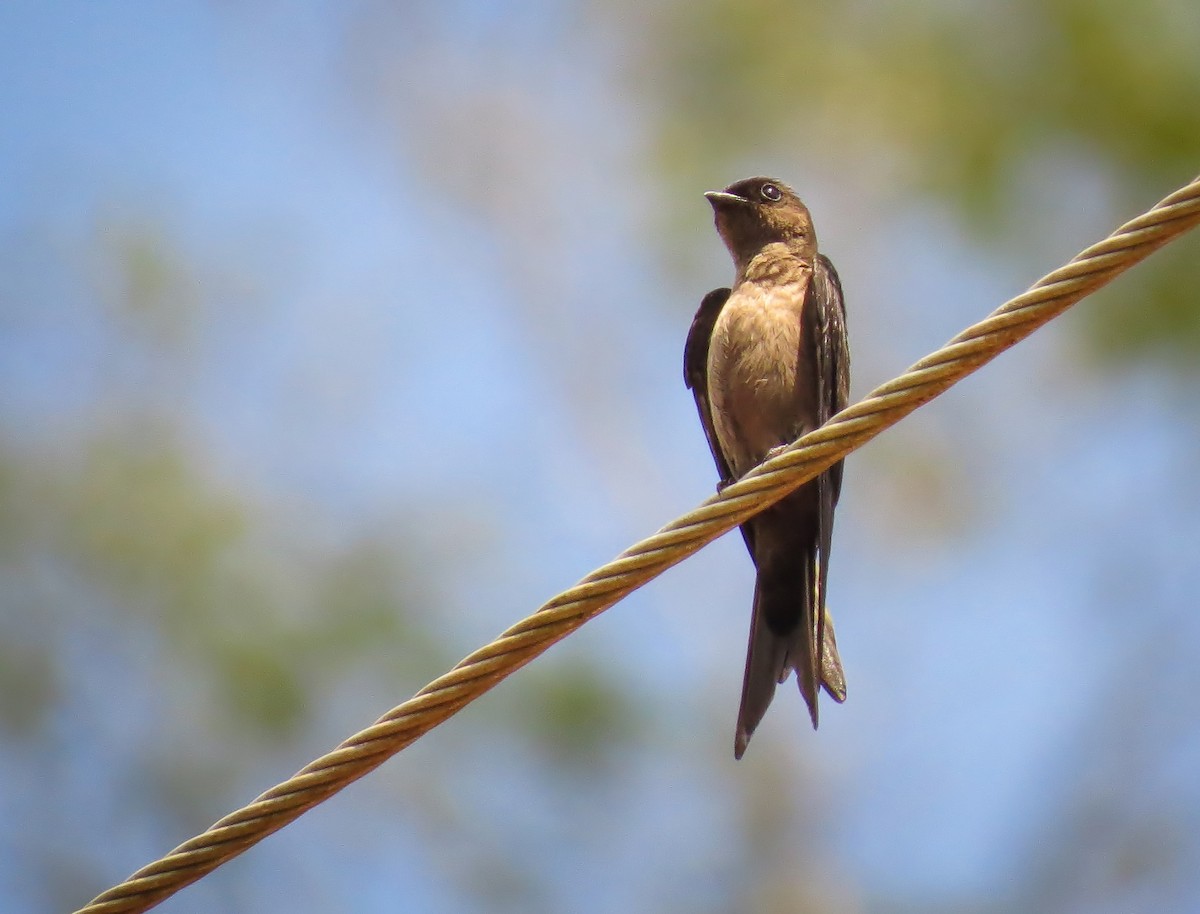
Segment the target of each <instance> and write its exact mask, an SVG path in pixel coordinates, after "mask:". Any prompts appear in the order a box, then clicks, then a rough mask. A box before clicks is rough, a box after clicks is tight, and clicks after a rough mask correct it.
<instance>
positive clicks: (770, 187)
mask: <svg viewBox="0 0 1200 914" xmlns="http://www.w3.org/2000/svg"><path fill="white" fill-rule="evenodd" d="M758 195H759V196H760V197H762V198H763V199H764V200H766V201H767V202H768V203H775V202H776V201H777V200H779V198H780V197H782V196H783V194H782V193H781V192H780V190H779V188H778V187H776V186H775V185H774V184H764V185H763V186H762V187H760V188H759V189H758Z"/></svg>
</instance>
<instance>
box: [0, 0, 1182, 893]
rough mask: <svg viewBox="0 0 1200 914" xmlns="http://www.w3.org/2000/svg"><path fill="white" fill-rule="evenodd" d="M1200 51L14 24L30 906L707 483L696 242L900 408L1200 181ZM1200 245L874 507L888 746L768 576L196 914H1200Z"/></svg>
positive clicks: (1092, 14) (899, 23)
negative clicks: (826, 270) (1038, 292)
mask: <svg viewBox="0 0 1200 914" xmlns="http://www.w3.org/2000/svg"><path fill="white" fill-rule="evenodd" d="M1198 47H1200V6H1197V4H1196V3H1194V2H1193V0H1155V2H1144V3H1137V4H1130V3H1128V2H1124V0H1120V2H1118V0H1036V2H1035V0H1013V2H1008V3H1004V4H984V3H969V4H954V3H943V2H937V0H922V2H903V3H900V2H886V0H874V2H872V0H865V2H847V3H834V4H808V3H793V2H785V0H651V2H640V0H639V2H634V0H607V2H597V0H572V2H550V0H511V2H508V3H501V4H494V3H488V2H482V0H441V2H416V0H406V2H402V3H388V2H382V0H350V2H337V3H334V2H308V3H282V2H269V0H245V2H239V3H228V2H215V0H214V2H208V3H203V2H180V3H172V4H160V3H149V2H131V3H121V4H102V3H93V2H85V0H79V2H56V3H42V2H33V0H18V2H9V3H5V4H4V5H3V6H2V7H0V580H2V581H3V586H2V587H0V849H2V852H0V909H3V910H11V911H29V912H43V911H44V912H51V911H61V910H68V909H71V908H74V907H77V906H80V905H82V904H83V903H85V902H86V901H88V900H89V899H90V898H91V897H92V896H93V895H95V894H96V893H98V892H100V891H102V890H103V889H105V888H107V887H108V886H110V885H111V884H113V883H115V882H118V881H120V880H121V879H123V878H124V877H125V876H126V875H127V874H128V873H130V872H131V871H132V870H134V869H136V868H137V867H138V866H140V865H142V864H144V863H146V862H148V861H149V860H151V859H153V858H155V857H157V856H159V855H160V854H162V853H164V852H166V851H167V850H169V849H170V848H171V847H173V846H175V844H177V843H178V842H180V841H182V840H184V839H186V838H188V837H190V836H191V835H192V834H194V833H195V832H197V831H199V830H202V829H203V828H205V827H206V826H208V825H209V824H210V823H211V822H212V821H214V820H215V819H216V818H218V817H219V816H221V815H223V814H224V813H226V812H227V811H229V810H231V809H233V808H235V807H236V806H239V805H241V804H242V803H244V802H245V801H247V800H249V799H251V798H252V797H253V796H254V795H256V794H257V793H258V792H259V791H260V790H262V789H265V788H266V787H268V786H270V785H272V784H274V783H275V782H277V781H278V780H280V779H282V778H283V777H286V776H287V775H289V774H291V773H292V772H293V771H295V770H296V769H297V768H299V767H300V766H302V765H303V764H304V763H306V762H307V761H308V760H309V759H311V758H312V757H314V756H316V755H317V754H319V753H321V752H323V751H325V750H327V749H328V748H330V747H331V746H332V745H334V744H335V743H336V742H337V741H339V740H340V739H342V738H343V737H344V736H346V735H348V734H349V733H351V732H353V731H354V730H356V729H358V728H359V727H361V726H364V725H365V724H367V723H369V722H370V721H371V720H373V719H374V718H375V717H376V716H377V715H378V714H379V713H382V712H383V711H384V710H386V709H387V708H389V707H391V706H392V705H394V704H396V703H398V702H400V701H401V700H403V699H405V698H407V697H408V696H409V695H410V694H411V693H412V692H413V691H414V690H416V689H417V688H419V687H420V686H421V685H423V684H424V683H425V682H426V681H427V680H428V679H429V678H431V677H433V676H435V675H437V674H438V673H440V672H442V671H443V670H444V669H445V668H446V667H447V666H448V665H449V664H450V663H453V662H454V661H455V660H457V659H458V658H460V657H461V656H463V655H465V654H466V653H468V652H469V651H471V650H473V649H474V648H475V647H476V646H478V645H479V644H480V643H482V642H483V641H485V640H487V639H489V638H490V637H491V636H493V635H494V634H496V633H497V632H498V631H500V630H501V629H502V628H504V627H505V626H507V625H508V624H510V623H511V622H513V621H515V620H516V619H518V618H520V617H521V616H523V615H524V614H526V613H527V612H529V611H530V610H532V609H533V608H534V607H536V606H537V605H538V604H540V603H541V602H542V601H543V600H544V599H545V598H547V597H548V596H550V595H552V594H553V593H555V592H557V591H558V590H560V589H562V588H563V587H565V586H567V585H569V584H571V583H573V582H574V581H575V580H577V579H578V578H579V577H580V576H581V575H583V574H585V573H586V572H588V571H589V570H591V568H592V567H594V566H596V565H598V564H600V563H601V562H603V561H605V560H607V559H609V558H611V557H612V556H613V555H615V554H616V553H617V552H618V551H620V550H621V549H622V548H624V547H625V546H626V545H628V544H629V543H630V542H632V541H634V540H635V539H638V538H640V537H642V536H644V535H646V534H648V533H649V532H651V531H653V530H654V529H656V528H657V527H658V526H660V525H661V524H662V523H664V522H666V521H667V520H669V519H670V518H671V517H673V516H675V515H676V514H679V513H681V512H683V511H684V510H686V509H688V508H690V507H692V506H693V505H695V504H696V503H697V502H699V501H700V500H701V499H702V498H704V497H706V496H707V495H708V494H709V493H710V492H711V491H712V487H713V484H714V482H715V471H714V470H713V468H712V466H711V462H710V458H709V455H708V452H707V448H706V446H705V443H704V439H703V436H702V435H701V433H700V429H699V427H698V424H697V422H696V417H695V414H694V409H693V405H692V401H691V398H690V396H689V395H688V393H687V392H686V391H685V390H684V388H683V385H682V382H681V366H680V363H681V352H682V345H683V339H684V335H685V333H686V331H687V327H688V324H689V321H690V319H691V315H692V312H693V310H694V308H695V305H696V304H697V303H698V301H699V299H700V297H701V296H702V295H703V294H704V292H706V291H707V290H709V289H710V288H712V287H714V286H717V285H722V284H726V283H727V282H728V281H729V278H730V276H731V267H730V265H729V262H728V259H727V255H726V254H725V252H724V251H723V249H722V248H721V246H720V243H719V241H718V239H717V237H716V235H715V233H714V232H713V231H712V228H711V221H710V220H711V214H710V211H709V208H708V205H707V203H706V202H705V200H704V198H703V197H702V196H701V193H702V191H704V190H707V189H711V188H718V187H721V186H724V185H725V184H727V183H729V182H731V181H733V180H735V179H737V178H741V177H745V176H747V175H749V174H756V173H765V174H773V175H778V176H779V177H782V178H784V179H785V180H787V181H789V182H790V183H792V184H793V185H795V186H796V187H797V188H798V189H799V191H800V192H801V194H802V196H804V197H805V199H806V200H807V201H808V203H809V204H810V207H811V209H812V210H813V213H814V215H815V218H816V220H817V226H818V230H819V234H820V239H821V243H822V249H823V250H824V251H825V253H827V254H828V255H830V256H831V257H832V259H833V260H834V262H835V263H836V264H837V265H838V268H839V270H840V271H841V274H842V277H843V281H844V284H845V287H846V297H847V302H848V307H849V320H850V331H851V339H852V343H853V351H854V386H853V389H854V394H855V396H856V397H857V396H860V395H862V394H863V393H865V392H866V391H867V390H869V389H870V388H871V387H873V386H874V385H875V384H877V383H879V382H881V381H883V380H886V379H887V378H889V377H891V376H892V375H894V374H896V373H897V372H899V371H900V370H901V369H903V368H904V367H905V366H907V365H908V364H910V363H911V362H912V361H914V360H915V359H916V358H918V357H920V356H921V355H923V354H924V353H925V352H927V351H928V350H931V349H932V348H934V347H936V346H938V345H940V344H941V343H942V342H944V341H945V340H946V339H947V338H948V337H950V336H951V335H952V334H954V333H955V332H957V331H958V330H959V329H960V328H961V327H963V326H965V325H966V324H967V323H969V322H971V321H973V320H975V319H977V318H979V317H981V316H982V315H984V314H985V313H986V312H987V311H989V310H991V309H992V308H993V307H994V306H995V305H997V304H998V303H999V302H1000V301H1002V300H1003V299H1005V298H1007V297H1009V296H1010V295H1012V294H1015V293H1016V292H1018V291H1020V290H1021V289H1023V288H1024V287H1025V286H1027V285H1028V284H1029V283H1030V282H1032V281H1033V280H1034V279H1036V278H1037V277H1038V276H1040V275H1041V274H1042V273H1044V272H1046V271H1048V270H1049V269H1052V268H1054V267H1056V266H1058V265H1059V263H1060V262H1061V261H1063V260H1064V259H1065V258H1068V257H1070V256H1071V255H1073V254H1074V253H1075V252H1076V251H1077V250H1079V249H1080V248H1082V247H1083V246H1085V245H1086V244H1088V243H1090V242H1092V241H1094V240H1096V239H1098V238H1099V237H1101V236H1103V235H1104V234H1106V233H1107V232H1109V231H1110V230H1111V229H1112V228H1114V227H1115V226H1116V225H1118V224H1119V223H1120V222H1122V221H1124V220H1125V219H1126V218H1129V217H1131V216H1133V215H1136V214H1137V213H1139V212H1141V211H1142V210H1143V209H1145V208H1146V207H1148V206H1150V205H1151V204H1153V203H1154V202H1156V201H1157V200H1158V199H1160V198H1161V197H1162V196H1164V195H1165V194H1166V193H1168V192H1169V191H1171V190H1173V189H1174V188H1175V187H1177V186H1178V185H1180V184H1182V183H1184V182H1186V181H1187V180H1189V179H1190V178H1192V177H1193V176H1194V175H1195V174H1196V173H1197V172H1200V118H1198V117H1197V111H1198V110H1200V107H1198V106H1200V54H1198V53H1197V51H1196V49H1197V48H1198ZM1198 255H1200V238H1189V239H1185V240H1183V241H1182V242H1179V243H1176V244H1175V245H1173V246H1172V247H1171V248H1169V249H1167V250H1165V251H1163V252H1161V253H1160V254H1157V255H1155V256H1154V258H1152V259H1151V261H1149V262H1147V263H1146V264H1144V265H1143V266H1142V267H1139V268H1138V269H1137V270H1136V271H1135V272H1134V273H1133V274H1131V275H1129V276H1127V277H1125V278H1123V279H1122V280H1120V281H1119V282H1117V283H1116V284H1115V285H1114V286H1112V287H1111V288H1110V289H1108V290H1106V291H1105V292H1103V293H1102V294H1100V295H1097V296H1095V297H1094V298H1092V299H1089V300H1087V301H1086V302H1085V303H1083V304H1082V305H1081V306H1080V307H1079V308H1078V309H1076V311H1075V312H1073V313H1072V314H1070V315H1069V316H1067V317H1066V318H1065V319H1063V320H1061V321H1059V322H1056V324H1054V325H1053V326H1051V327H1049V328H1047V329H1046V330H1045V331H1043V332H1041V333H1039V334H1038V335H1037V336H1036V337H1035V338H1034V339H1032V340H1031V341H1030V342H1029V343H1028V344H1026V345H1023V346H1021V347H1019V348H1018V349H1016V350H1014V351H1013V352H1011V353H1009V354H1007V355H1005V356H1004V357H1002V358H1001V359H1000V360H999V361H998V362H997V363H996V364H994V365H992V366H989V367H988V368H987V369H986V370H985V371H983V372H982V373H981V374H980V375H979V376H977V377H975V378H973V379H971V380H970V381H968V382H967V383H965V384H963V385H961V386H960V387H958V388H956V389H955V390H954V391H952V392H951V393H950V394H949V395H947V396H946V397H944V398H942V399H941V400H939V401H938V402H936V403H935V404H933V405H931V406H930V407H929V408H927V409H924V410H922V411H920V412H919V413H917V414H916V415H914V416H912V417H911V418H910V419H909V420H908V421H906V422H904V423H903V424H902V425H901V426H899V427H898V428H896V429H895V430H893V431H891V432H889V433H887V434H886V435H885V436H884V437H882V438H881V439H879V440H878V441H876V442H874V443H872V444H871V445H869V446H868V447H866V448H864V449H863V450H862V451H860V452H858V453H856V454H855V455H854V456H853V457H852V458H851V459H850V461H849V464H848V468H847V481H846V488H845V494H844V497H843V500H842V507H841V510H840V513H839V520H838V529H837V533H836V538H835V542H836V547H835V550H834V558H833V564H832V571H831V574H832V579H831V585H830V586H831V602H832V605H833V607H834V608H835V610H836V612H837V618H838V623H839V627H838V633H839V637H840V642H841V645H842V654H843V658H844V660H845V663H846V670H847V675H848V679H849V690H850V699H849V701H848V702H847V703H846V704H845V706H843V707H834V706H832V705H830V706H827V708H826V713H825V714H824V715H823V717H822V727H821V730H820V731H819V732H818V733H813V732H812V731H811V730H810V729H809V728H808V726H807V724H806V719H805V718H806V715H805V713H804V710H803V707H802V703H801V701H800V699H799V696H798V695H797V694H796V693H795V690H794V689H793V688H787V689H783V690H781V692H780V694H779V695H778V697H777V699H776V702H775V706H774V707H773V708H772V710H771V713H770V714H769V715H768V716H767V718H766V720H765V722H764V724H763V726H762V728H761V729H760V730H759V733H758V734H757V736H756V737H755V740H754V743H753V744H752V746H751V748H750V751H749V753H748V755H747V757H746V759H745V760H744V761H743V762H741V763H737V764H735V763H734V760H733V757H732V734H733V721H734V715H735V711H736V705H737V697H738V691H739V688H740V683H741V676H742V663H743V650H744V643H745V637H746V628H747V623H748V607H749V598H750V592H751V587H752V574H751V567H750V562H749V560H748V559H747V557H746V555H745V553H744V549H743V547H742V544H741V542H740V539H739V538H738V537H737V535H736V534H734V535H732V536H727V537H725V538H723V539H722V540H721V541H719V542H717V543H716V544H714V545H713V546H712V547H710V548H708V549H706V550H704V551H703V552H701V553H700V554H699V555H697V556H695V557H694V558H693V559H692V560H690V561H688V562H686V563H684V564H683V565H681V566H680V567H678V568H676V569H673V570H672V571H670V572H668V573H667V574H666V575H665V576H664V577H662V578H661V579H659V580H657V581H655V582H653V583H652V584H651V585H649V586H648V587H646V588H644V589H643V590H642V591H640V592H638V593H636V594H634V595H633V596H632V597H631V598H629V599H628V600H626V601H625V602H624V603H622V604H620V605H619V606H617V607H616V608H614V609H613V610H612V611H611V612H609V613H607V614H606V615H604V616H603V617H601V618H600V619H599V620H597V621H595V622H594V623H592V624H590V625H588V626H587V627H586V628H585V629H584V630H582V631H581V632H579V633H578V634H576V635H575V636H574V637H572V638H571V639H569V640H568V641H567V642H565V643H563V644H561V645H559V646H556V647H555V648H554V649H553V650H552V651H551V652H550V653H549V654H547V655H546V656H545V657H543V658H542V659H541V660H539V661H538V662H537V663H535V664H534V665H532V666H530V667H528V668H527V669H525V670H523V671H522V672H521V673H520V674H519V675H517V676H516V677H514V678H513V679H512V680H510V681H509V682H507V683H505V684H504V685H502V686H501V687H500V688H499V689H497V690H496V691H495V692H494V693H492V694H490V695H488V696H486V697H485V698H484V699H482V700H481V701H479V702H478V703H477V704H475V705H473V706H472V707H470V708H469V709H467V710H466V711H465V712H464V713H462V714H461V715H460V716H458V717H456V718H454V719H453V720H452V721H450V722H449V723H447V724H446V725H445V726H443V727H441V728H439V729H438V730H436V731H434V732H433V733H432V734H430V735H429V736H427V737H426V738H424V739H422V740H420V741H419V742H418V743H417V744H415V745H414V746H413V747H411V748H410V749H409V750H407V751H406V752H404V753H403V754H402V755H401V756H399V757H398V758H397V759H394V760H393V761H391V762H389V763H388V764H387V765H386V766H384V767H383V768H382V769H381V770H379V771H378V772H376V773H375V774H373V775H371V776H370V777H369V778H367V779H366V780H365V781H363V782H360V783H359V784H357V785H355V786H354V787H353V788H351V789H350V790H348V791H347V792H345V793H344V794H342V795H339V796H338V797H336V798H335V799H333V800H331V801H330V802H328V803H326V804H325V805H323V806H321V807H319V808H318V809H316V810H314V811H313V812H311V813H310V814H308V815H306V816H304V817H303V818H302V819H301V820H300V821H299V822H297V823H295V824H294V825H292V826H290V827H288V828H287V829H286V830H284V831H283V832H281V833H280V834H278V835H276V836H274V837H272V838H270V839H269V840H268V841H266V842H265V843H264V844H262V845H260V846H259V847H257V848H255V849H253V850H252V851H250V852H249V853H248V854H246V855H245V856H244V857H242V858H240V859H238V860H237V861H235V862H233V863H231V864H228V865H226V866H224V867H223V868H221V869H220V870H219V871H217V872H216V873H214V874H213V875H212V876H210V877H208V878H206V879H205V880H203V881H202V882H201V883H199V884H197V885H195V886H193V887H191V888H188V889H186V890H185V891H184V892H182V893H181V894H180V895H178V896H176V897H175V898H174V899H172V900H170V901H169V902H167V903H165V904H164V905H163V906H162V910H163V911H171V912H184V911H213V910H225V911H256V912H257V911H264V912H266V911H288V912H305V911H313V912H318V911H320V912H324V911H332V910H354V911H364V912H367V911H397V910H412V911H418V910H422V911H447V912H496V911H522V912H541V911H545V912H552V911H553V912H558V911H572V912H584V914H591V912H597V914H599V912H616V911H657V912H683V911H687V912H714V914H715V912H745V911H754V912H767V914H770V912H784V911H787V912H796V911H822V912H845V914H853V912H879V914H902V912H918V911H920V912H938V911H945V912H950V911H954V912H980V914H991V912H1023V914H1024V912H1031V911H1055V912H1076V911H1078V912H1108V911H1111V912H1129V911H1134V910H1158V911H1196V910H1200V777H1197V772H1198V771H1200V728H1198V727H1197V722H1198V721H1200V662H1197V659H1196V658H1197V654H1198V652H1200V613H1197V611H1196V610H1197V597H1196V594H1197V593H1200V561H1198V558H1200V474H1198V473H1197V468H1198V459H1200V414H1198V413H1200V410H1198V409H1197V397H1196V394H1197V390H1198V387H1197V381H1198V378H1200V373H1198V365H1200V362H1198V358H1197V357H1198V355H1200V257H1198Z"/></svg>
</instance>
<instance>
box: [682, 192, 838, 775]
mask: <svg viewBox="0 0 1200 914" xmlns="http://www.w3.org/2000/svg"><path fill="white" fill-rule="evenodd" d="M705 196H706V197H707V198H708V201H709V202H710V203H711V204H712V207H713V211H714V214H715V218H716V225H717V232H718V233H719V234H720V236H721V240H722V241H724V242H725V246H726V247H727V248H728V249H729V253H730V254H731V255H733V262H734V266H735V267H736V271H737V272H736V276H735V278H734V285H733V289H732V290H730V289H715V290H713V291H712V292H709V293H708V295H706V296H704V300H703V301H702V302H701V303H700V309H699V310H698V311H697V312H696V317H695V319H694V320H693V321H692V326H691V329H690V330H689V331H688V337H687V344H686V345H685V347H684V354H683V363H684V364H683V374H684V381H685V382H686V384H687V386H688V387H689V388H690V389H691V391H692V394H693V396H694V397H695V399H696V409H697V410H698V411H699V413H700V422H701V424H702V425H703V426H704V434H705V436H706V437H707V438H708V445H709V448H710V449H711V450H712V455H713V459H714V460H715V461H716V464H717V471H718V472H719V473H720V476H721V479H720V482H719V483H718V485H717V488H718V490H720V489H722V488H724V487H725V486H727V485H729V484H730V483H731V482H733V481H734V480H736V479H739V478H740V477H741V476H742V475H744V474H745V473H746V472H747V471H748V470H750V469H752V468H753V467H755V466H757V465H758V464H759V463H761V462H762V461H763V460H765V459H766V458H767V457H770V456H772V455H773V454H774V453H775V452H776V451H778V450H779V449H780V448H782V447H783V446H785V445H787V444H790V443H791V442H792V441H794V440H795V439H797V438H799V437H800V436H801V435H803V434H805V433H806V432H810V431H812V430H813V429H815V428H817V427H818V426H820V425H822V424H823V423H824V422H826V421H827V420H828V419H829V418H830V417H831V416H832V415H833V414H834V413H836V412H838V411H839V410H841V409H842V408H843V407H844V406H845V405H846V401H847V398H848V396H849V392H850V350H849V347H848V344H847V342H846V311H845V305H844V304H843V301H842V287H841V283H840V281H839V280H838V275H837V272H836V271H835V270H834V268H833V264H832V263H830V262H829V260H828V258H826V257H824V256H823V255H821V254H820V253H818V251H817V236H816V234H815V232H814V231H813V224H812V217H811V216H810V215H809V212H808V209H807V208H806V207H805V206H804V204H803V203H802V202H800V198H799V197H797V196H796V194H795V192H794V191H793V190H792V189H791V188H790V187H788V186H787V185H786V184H783V183H781V182H779V181H776V180H773V179H771V178H747V179H746V180H744V181H738V182H737V183H736V184H731V185H730V186H729V187H727V188H726V189H725V190H723V191H710V192H709V193H706V194H705ZM841 487H842V463H841V461H839V462H838V463H836V464H834V465H833V466H832V467H830V468H829V469H828V470H826V471H825V472H823V473H822V474H821V475H820V476H818V477H817V478H816V479H814V480H812V481H810V482H807V483H805V484H804V485H803V486H801V487H800V488H799V489H797V490H796V491H795V492H793V493H792V494H791V495H788V496H787V497H786V498H784V499H783V500H782V501H780V502H778V503H776V504H775V505H773V506H772V507H770V508H768V509H767V510H766V511H764V512H762V513H761V514H758V515H757V516H755V517H754V518H752V519H751V520H749V521H747V522H746V523H745V524H743V525H742V536H743V537H744V538H745V540H746V548H747V549H749V550H750V557H751V559H753V561H754V565H755V568H756V569H757V575H758V577H757V580H756V582H755V586H754V610H753V616H752V618H751V622H750V644H749V648H748V651H747V656H746V675H745V679H744V680H743V682H742V703H741V707H740V709H739V710H738V721H737V735H736V738H735V740H734V754H735V755H736V756H737V757H738V758H741V757H742V753H744V752H745V751H746V745H747V744H748V743H749V742H750V736H751V734H753V733H754V729H755V727H757V726H758V724H759V721H761V720H762V717H763V715H764V714H765V713H766V711H767V706H768V705H770V703H771V698H772V697H773V696H774V694H775V686H776V684H778V683H782V682H783V681H784V680H786V679H787V676H788V673H789V672H791V671H792V670H795V671H796V679H797V681H798V683H799V685H800V692H801V694H802V695H803V696H804V701H805V703H806V704H807V705H808V711H809V714H810V716H811V717H812V723H813V727H814V728H815V727H816V726H817V719H818V714H817V693H818V690H819V689H820V687H821V686H824V687H825V690H826V691H827V692H828V693H829V694H830V696H832V697H833V699H834V700H835V701H838V702H841V701H845V699H846V681H845V678H844V676H843V674H842V663H841V659H840V658H839V657H838V651H837V641H836V640H835V638H834V632H833V623H832V621H831V620H830V618H829V615H828V612H827V610H826V608H825V581H826V578H827V576H828V570H829V546H830V540H831V536H832V533H833V509H834V506H835V505H836V504H837V500H838V495H839V493H840V491H841Z"/></svg>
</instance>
